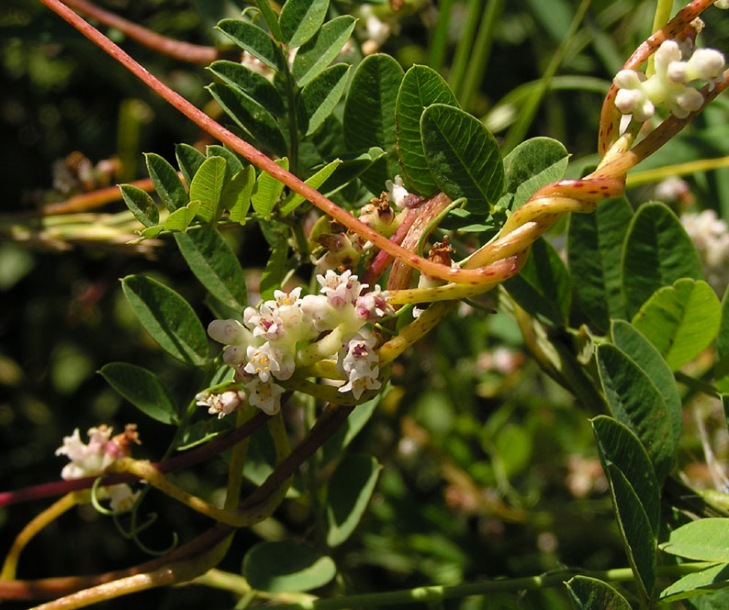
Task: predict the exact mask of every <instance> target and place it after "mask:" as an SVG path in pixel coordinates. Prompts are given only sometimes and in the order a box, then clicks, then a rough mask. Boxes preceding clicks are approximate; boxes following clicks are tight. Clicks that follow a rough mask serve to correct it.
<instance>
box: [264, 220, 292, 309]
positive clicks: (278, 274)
mask: <svg viewBox="0 0 729 610" xmlns="http://www.w3.org/2000/svg"><path fill="white" fill-rule="evenodd" d="M288 254H289V242H288V239H287V237H286V235H285V234H282V235H281V236H280V237H279V239H278V241H277V242H276V244H275V245H274V247H273V251H272V252H271V257H270V258H269V259H268V262H267V263H266V268H265V269H264V270H263V275H262V276H261V285H260V287H259V292H260V293H261V300H262V301H266V300H268V299H272V298H273V293H274V291H275V290H278V289H279V288H281V282H283V279H284V277H285V276H286V263H287V262H288Z"/></svg>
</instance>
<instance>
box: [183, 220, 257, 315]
mask: <svg viewBox="0 0 729 610" xmlns="http://www.w3.org/2000/svg"><path fill="white" fill-rule="evenodd" d="M175 241H176V242H177V246H178V247H179V248H180V252H181V253H182V256H183V257H184V258H185V260H186V261H187V264H188V265H189V267H190V270H191V271H192V272H193V273H194V274H195V277H196V278H197V279H198V280H199V281H200V283H201V284H202V285H203V286H205V288H206V289H207V290H208V291H209V292H210V294H212V295H213V296H214V297H215V298H216V299H218V300H219V301H221V302H222V303H223V304H224V305H226V306H228V307H233V308H241V307H242V306H243V305H245V303H246V300H247V295H246V282H245V278H244V277H243V269H242V268H241V266H240V263H239V262H238V258H237V257H236V255H235V253H234V252H233V250H231V248H230V246H229V245H228V242H226V241H225V239H223V237H222V235H220V233H219V232H218V231H217V230H216V229H214V228H213V227H210V226H202V227H200V228H199V229H197V230H195V231H190V232H188V233H176V234H175Z"/></svg>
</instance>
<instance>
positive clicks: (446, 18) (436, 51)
mask: <svg viewBox="0 0 729 610" xmlns="http://www.w3.org/2000/svg"><path fill="white" fill-rule="evenodd" d="M452 9H453V0H441V2H440V3H439V7H438V23H437V24H436V25H435V30H434V31H433V39H432V40H431V42H430V53H429V55H428V65H429V66H430V67H431V68H433V70H437V71H438V72H440V71H441V68H442V67H443V61H444V59H445V54H446V50H447V48H448V28H449V27H450V24H451V11H452Z"/></svg>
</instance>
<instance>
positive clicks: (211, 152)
mask: <svg viewBox="0 0 729 610" xmlns="http://www.w3.org/2000/svg"><path fill="white" fill-rule="evenodd" d="M205 154H206V155H207V157H208V158H210V157H222V158H223V159H225V161H226V164H225V179H226V181H227V180H231V179H232V178H233V176H234V175H235V174H237V173H238V172H239V171H240V170H242V169H243V162H242V161H241V160H240V157H239V156H238V155H237V154H235V153H234V152H233V151H232V150H230V149H229V148H225V146H220V145H219V144H209V145H208V146H206V147H205Z"/></svg>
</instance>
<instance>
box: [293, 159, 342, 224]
mask: <svg viewBox="0 0 729 610" xmlns="http://www.w3.org/2000/svg"><path fill="white" fill-rule="evenodd" d="M341 163H342V161H341V160H340V159H334V161H332V162H331V163H327V164H326V165H325V166H324V167H322V168H321V169H320V170H319V171H318V172H316V173H315V174H314V175H313V176H311V177H310V178H307V180H306V184H308V185H309V186H310V187H312V188H315V189H318V188H319V187H320V186H321V185H322V184H324V183H325V182H326V181H327V179H328V178H329V176H331V175H332V174H333V173H334V171H335V170H336V169H337V167H339V166H340V165H341ZM304 201H306V199H305V198H304V196H303V195H299V194H298V193H295V192H293V191H292V192H291V193H290V194H289V196H288V197H286V199H284V200H283V201H282V202H281V215H282V216H287V215H288V214H290V213H291V212H293V211H294V210H295V209H296V208H297V207H299V206H300V205H301V204H302V203H304Z"/></svg>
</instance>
